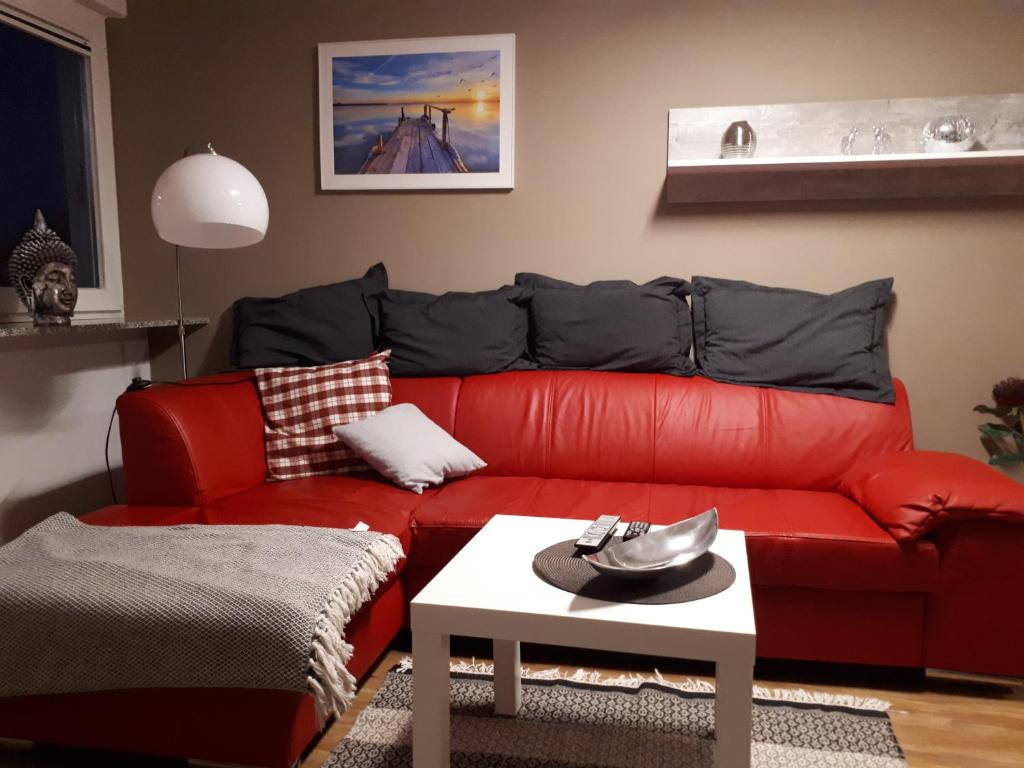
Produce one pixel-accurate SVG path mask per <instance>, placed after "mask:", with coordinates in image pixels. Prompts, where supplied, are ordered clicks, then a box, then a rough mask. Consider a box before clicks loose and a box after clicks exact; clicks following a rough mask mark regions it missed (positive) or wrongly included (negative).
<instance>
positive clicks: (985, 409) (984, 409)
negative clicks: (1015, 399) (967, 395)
mask: <svg viewBox="0 0 1024 768" xmlns="http://www.w3.org/2000/svg"><path fill="white" fill-rule="evenodd" d="M1012 410H1013V408H1008V407H1005V406H1001V405H997V406H996V407H995V408H993V407H992V406H991V405H976V406H974V412H975V413H988V414H991V415H992V416H999V417H1000V418H1001V417H1003V416H1006V415H1008V414H1009V413H1010V412H1011V411H1012Z"/></svg>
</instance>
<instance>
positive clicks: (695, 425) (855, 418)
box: [393, 371, 913, 490]
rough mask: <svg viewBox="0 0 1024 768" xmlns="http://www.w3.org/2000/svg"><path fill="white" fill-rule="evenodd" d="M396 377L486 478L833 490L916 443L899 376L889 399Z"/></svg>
mask: <svg viewBox="0 0 1024 768" xmlns="http://www.w3.org/2000/svg"><path fill="white" fill-rule="evenodd" d="M393 385H394V397H395V402H412V403H415V404H417V405H419V406H420V408H421V409H422V410H423V411H424V412H426V413H427V415H429V416H430V417H431V418H432V419H434V420H435V421H437V422H438V423H439V424H441V426H443V427H444V428H445V429H447V430H448V431H449V432H451V433H452V434H453V435H454V436H455V437H456V439H458V440H459V441H460V442H462V443H464V444H465V445H467V446H469V447H470V448H471V449H472V450H473V451H475V452H476V453H477V454H478V455H480V456H481V457H482V458H483V459H484V460H485V461H487V463H488V467H487V469H485V470H483V473H484V474H490V475H506V476H520V475H521V476H531V477H547V478H567V479H592V480H606V481H624V482H661V483H677V484H684V485H711V486H728V487H749V488H795V489H808V490H829V489H833V488H835V487H836V486H837V484H838V481H839V477H840V476H841V475H842V473H843V472H844V471H845V470H846V469H847V468H848V467H850V466H851V465H852V463H853V462H854V461H855V460H856V459H858V458H861V457H863V456H866V455H876V454H881V453H889V452H894V451H903V450H909V449H910V448H911V447H912V442H913V438H912V431H911V423H910V412H909V407H908V403H907V395H906V389H905V388H904V386H903V384H902V383H901V382H899V381H897V382H896V383H895V388H896V402H895V404H894V405H880V404H876V403H866V402H862V401H858V400H851V399H848V398H842V397H834V396H831V395H817V394H806V393H799V392H789V391H783V390H776V389H766V388H758V387H747V386H737V385H732V384H720V383H717V382H714V381H710V380H708V379H705V378H703V377H699V376H697V377H690V378H685V377H678V376H668V375H662V374H646V373H604V372H596V371H522V372H511V373H503V374H495V375H488V376H470V377H467V378H465V379H461V380H460V379H454V378H446V379H395V380H393Z"/></svg>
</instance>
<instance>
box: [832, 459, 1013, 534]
mask: <svg viewBox="0 0 1024 768" xmlns="http://www.w3.org/2000/svg"><path fill="white" fill-rule="evenodd" d="M839 491H840V493H842V494H844V495H845V496H848V497H849V498H851V499H853V500H854V501H856V502H857V503H858V504H860V505H861V506H862V507H864V509H866V510H867V512H868V513H869V514H870V515H871V516H872V517H873V518H874V519H875V521H876V522H878V524H879V525H881V526H882V527H883V528H885V529H886V530H887V531H888V532H889V534H890V535H891V536H892V537H893V538H894V539H896V540H897V541H910V540H912V539H917V538H920V537H921V536H924V535H925V534H927V533H928V532H929V531H932V530H934V529H935V528H936V527H938V526H939V525H941V524H942V523H943V522H944V521H945V520H950V519H956V520H970V519H976V518H1002V519H1013V518H1016V519H1018V520H1020V521H1021V522H1024V485H1021V484H1020V483H1017V482H1015V481H1014V480H1011V479H1010V478H1009V477H1007V476H1006V475H1003V474H1001V473H1000V472H998V471H996V470H994V469H992V468H991V467H989V466H988V465H986V464H982V463H981V462H980V461H975V460H974V459H970V458H968V457H966V456H962V455H960V454H958V453H942V452H939V451H902V452H900V453H890V454H885V455H881V456H872V457H871V458H868V459H864V460H862V461H859V462H857V464H855V465H854V466H853V467H851V468H850V469H849V470H848V471H847V472H846V474H845V475H844V476H843V478H842V480H841V481H840V484H839Z"/></svg>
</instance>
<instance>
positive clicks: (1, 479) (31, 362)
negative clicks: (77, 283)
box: [0, 332, 149, 543]
mask: <svg viewBox="0 0 1024 768" xmlns="http://www.w3.org/2000/svg"><path fill="white" fill-rule="evenodd" d="M133 376H142V377H143V378H149V348H148V344H147V341H146V336H145V332H137V333H127V332H111V333H96V332H86V333H75V334H73V335H72V334H69V335H63V334H62V335H60V336H42V337H25V338H21V337H19V338H0V543H3V542H5V541H10V540H11V539H13V538H15V537H16V536H18V535H19V534H20V533H22V532H23V531H24V530H25V529H27V528H29V527H31V526H32V525H34V524H35V523H37V522H39V521H40V520H42V519H43V518H45V517H48V516H49V515H51V514H53V513H55V512H58V511H61V510H64V511H67V512H70V513H72V514H75V515H80V514H83V513H85V512H89V511H91V510H93V509H96V508H98V507H101V506H104V505H106V504H110V503H111V498H110V486H109V483H108V481H107V474H106V466H105V464H104V461H103V439H104V436H105V434H106V430H107V422H108V420H109V419H110V412H111V410H112V409H113V407H114V401H115V400H116V399H117V396H118V395H119V394H120V393H121V392H123V391H124V389H125V387H126V386H128V383H129V382H130V381H131V378H132V377H133ZM117 428H118V425H117V422H116V421H115V422H114V430H113V433H112V435H111V441H110V459H111V466H112V467H114V468H115V470H114V473H115V479H116V481H117V490H118V494H119V496H123V492H122V490H121V487H120V477H121V472H120V467H121V446H120V441H119V440H118V436H117V434H118V432H117Z"/></svg>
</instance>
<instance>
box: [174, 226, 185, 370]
mask: <svg viewBox="0 0 1024 768" xmlns="http://www.w3.org/2000/svg"><path fill="white" fill-rule="evenodd" d="M174 279H175V283H176V284H177V287H178V347H180V349H181V378H182V379H187V378H188V359H187V358H186V357H185V316H184V315H183V314H182V311H181V249H180V248H179V246H178V245H175V246H174Z"/></svg>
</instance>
